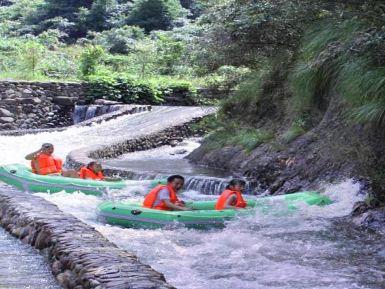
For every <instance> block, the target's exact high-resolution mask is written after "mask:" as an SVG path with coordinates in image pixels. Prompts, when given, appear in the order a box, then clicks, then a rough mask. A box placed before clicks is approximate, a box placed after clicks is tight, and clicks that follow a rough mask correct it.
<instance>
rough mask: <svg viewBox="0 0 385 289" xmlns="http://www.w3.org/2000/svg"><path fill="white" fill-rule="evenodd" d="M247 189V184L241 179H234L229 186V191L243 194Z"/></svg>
mask: <svg viewBox="0 0 385 289" xmlns="http://www.w3.org/2000/svg"><path fill="white" fill-rule="evenodd" d="M245 187H246V182H245V181H244V180H240V179H232V180H231V181H230V182H229V184H228V185H227V187H226V188H227V189H228V190H232V191H238V192H242V191H243V190H244V189H245Z"/></svg>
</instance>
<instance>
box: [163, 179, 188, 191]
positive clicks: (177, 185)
mask: <svg viewBox="0 0 385 289" xmlns="http://www.w3.org/2000/svg"><path fill="white" fill-rule="evenodd" d="M167 184H168V185H170V186H172V187H173V188H174V190H175V191H179V190H180V189H181V188H182V187H183V185H184V177H182V176H180V175H172V176H169V177H168V178H167Z"/></svg>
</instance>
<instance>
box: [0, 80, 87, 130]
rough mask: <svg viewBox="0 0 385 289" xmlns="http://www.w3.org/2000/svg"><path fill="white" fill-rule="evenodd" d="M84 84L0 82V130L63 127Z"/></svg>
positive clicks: (82, 97) (69, 118)
mask: <svg viewBox="0 0 385 289" xmlns="http://www.w3.org/2000/svg"><path fill="white" fill-rule="evenodd" d="M84 97H85V94H84V85H82V84H80V83H60V82H27V81H1V82H0V130H10V129H33V128H51V127H63V126H68V125H71V124H72V112H73V107H74V104H75V103H76V102H83V101H84Z"/></svg>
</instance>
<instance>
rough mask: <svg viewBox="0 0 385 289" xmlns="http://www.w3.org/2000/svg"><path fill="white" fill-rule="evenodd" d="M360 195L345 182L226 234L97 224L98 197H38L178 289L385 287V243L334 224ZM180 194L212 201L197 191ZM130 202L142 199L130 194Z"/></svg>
mask: <svg viewBox="0 0 385 289" xmlns="http://www.w3.org/2000/svg"><path fill="white" fill-rule="evenodd" d="M135 191H136V190H135ZM357 191H358V185H357V184H354V183H353V182H352V181H350V180H348V181H346V182H344V183H342V184H339V185H336V186H329V187H328V188H327V189H326V190H325V191H324V193H325V194H326V195H328V196H329V197H330V198H332V199H333V200H334V201H335V202H334V204H332V205H329V206H326V207H322V208H321V207H308V206H303V207H301V209H300V210H299V211H298V212H297V213H295V214H293V215H291V216H286V217H275V216H273V215H262V214H259V213H256V214H255V215H254V216H251V217H248V218H243V219H238V220H234V221H230V222H228V223H227V226H226V228H225V229H223V230H214V229H213V230H209V231H202V230H194V229H186V228H183V227H176V228H173V229H159V230H137V229H135V230H134V229H124V228H120V227H116V226H110V225H106V224H103V223H101V222H99V221H98V218H97V215H96V213H95V211H96V207H97V205H98V204H99V203H100V202H101V201H102V200H101V199H100V198H97V197H94V196H86V195H84V194H72V195H71V194H66V193H59V194H55V195H47V194H39V195H40V196H42V197H44V198H46V199H47V200H49V201H51V202H53V203H55V204H57V205H58V206H59V207H60V208H61V209H62V210H64V211H66V212H69V213H72V214H74V215H75V216H77V217H78V218H80V219H82V220H83V221H85V222H87V223H89V224H90V225H92V226H94V227H95V228H96V229H97V230H99V231H100V232H101V233H102V234H103V235H105V236H106V237H107V238H108V239H110V240H111V241H112V242H114V243H116V244H117V245H118V246H119V247H121V248H124V249H127V250H129V251H132V252H134V253H135V254H137V255H138V256H139V258H140V259H141V261H142V262H145V263H147V264H150V265H151V266H153V267H154V268H155V269H156V270H158V271H160V272H162V273H164V274H165V276H166V279H167V280H168V282H170V283H171V284H173V285H175V286H176V287H178V288H186V289H198V288H199V289H200V288H213V289H225V288H231V289H236V288H239V289H249V288H250V289H254V288H266V289H267V288H269V289H270V288H277V289H278V288H279V289H283V288H287V289H289V288H290V289H291V288H307V289H309V288H312V289H313V288H314V289H316V288H317V289H321V288H322V289H324V288H332V289H353V288H373V289H380V288H384V286H385V281H384V278H385V267H384V266H383V264H384V261H385V250H384V246H383V242H384V240H383V239H382V238H381V237H380V236H377V235H370V234H367V233H362V232H356V231H353V230H352V229H348V228H347V227H346V225H345V224H344V223H338V222H336V221H335V220H336V218H337V219H338V217H341V216H345V215H347V214H349V213H350V211H351V209H352V206H353V203H354V202H356V201H357V200H359V199H361V198H362V197H360V196H356V193H357ZM121 197H122V195H120V198H121ZM183 197H184V199H194V200H197V199H198V200H201V199H213V198H214V197H213V196H208V195H201V194H199V193H197V192H195V191H187V192H185V193H184V196H183ZM110 198H111V196H110ZM112 198H113V196H112ZM126 198H128V199H133V200H134V199H135V200H137V199H140V198H141V197H140V196H138V195H137V194H132V193H131V192H126Z"/></svg>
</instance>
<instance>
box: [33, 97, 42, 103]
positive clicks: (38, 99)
mask: <svg viewBox="0 0 385 289" xmlns="http://www.w3.org/2000/svg"><path fill="white" fill-rule="evenodd" d="M33 101H34V102H35V103H36V104H39V103H41V99H40V98H38V97H34V98H33Z"/></svg>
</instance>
